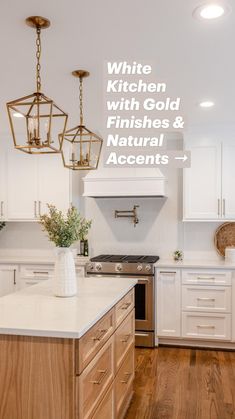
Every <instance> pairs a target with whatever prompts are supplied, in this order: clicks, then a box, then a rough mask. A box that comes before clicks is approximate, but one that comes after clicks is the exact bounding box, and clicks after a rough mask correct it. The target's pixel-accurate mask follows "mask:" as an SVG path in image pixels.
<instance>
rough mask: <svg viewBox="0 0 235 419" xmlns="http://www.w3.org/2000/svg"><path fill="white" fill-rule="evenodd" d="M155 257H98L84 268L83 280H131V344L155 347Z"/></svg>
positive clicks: (156, 259)
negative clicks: (132, 294) (103, 278)
mask: <svg viewBox="0 0 235 419" xmlns="http://www.w3.org/2000/svg"><path fill="white" fill-rule="evenodd" d="M158 260H159V257H158V256H135V255H130V256H128V255H99V256H96V257H94V258H91V260H90V262H88V263H87V264H86V275H87V276H99V275H100V276H107V277H108V276H118V277H120V278H124V277H127V276H134V277H136V278H137V279H138V283H137V284H136V286H135V344H136V346H146V347H154V346H155V315H154V313H155V284H154V263H155V262H157V261H158Z"/></svg>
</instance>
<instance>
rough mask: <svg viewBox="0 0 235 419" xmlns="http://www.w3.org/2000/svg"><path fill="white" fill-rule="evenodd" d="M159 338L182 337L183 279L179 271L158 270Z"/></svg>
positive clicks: (157, 322)
mask: <svg viewBox="0 0 235 419" xmlns="http://www.w3.org/2000/svg"><path fill="white" fill-rule="evenodd" d="M156 282H157V321H156V324H157V336H175V337H180V335H181V297H180V296H181V279H180V271H179V270H175V271H174V270H171V269H169V270H167V269H166V270H165V269H164V270H162V269H159V270H157V278H156Z"/></svg>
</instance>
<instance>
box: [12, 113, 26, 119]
mask: <svg viewBox="0 0 235 419" xmlns="http://www.w3.org/2000/svg"><path fill="white" fill-rule="evenodd" d="M13 116H14V117H15V118H24V115H22V113H20V112H15V113H13Z"/></svg>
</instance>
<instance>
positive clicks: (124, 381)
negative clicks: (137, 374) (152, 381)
mask: <svg viewBox="0 0 235 419" xmlns="http://www.w3.org/2000/svg"><path fill="white" fill-rule="evenodd" d="M124 376H125V377H127V378H126V380H121V383H122V384H127V383H128V381H129V380H130V378H131V376H132V373H131V372H125V374H124Z"/></svg>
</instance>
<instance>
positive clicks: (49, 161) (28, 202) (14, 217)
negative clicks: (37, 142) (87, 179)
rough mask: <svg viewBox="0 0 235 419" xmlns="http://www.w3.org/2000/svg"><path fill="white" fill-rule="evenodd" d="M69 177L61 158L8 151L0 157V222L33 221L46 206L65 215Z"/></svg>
mask: <svg viewBox="0 0 235 419" xmlns="http://www.w3.org/2000/svg"><path fill="white" fill-rule="evenodd" d="M70 180H71V174H70V171H69V170H68V169H65V168H64V166H63V162H62V158H61V155H60V154H51V155H48V154H47V155H46V154H45V155H29V154H26V153H22V152H20V151H18V150H14V149H13V148H10V149H8V150H6V151H3V153H1V155H0V219H2V220H3V219H4V220H6V221H35V220H38V218H39V216H40V214H43V213H45V212H46V211H47V203H48V204H53V205H55V206H56V207H57V208H58V209H60V210H61V211H63V212H65V211H67V209H68V208H69V206H70V203H71V193H70V191H71V185H70Z"/></svg>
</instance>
